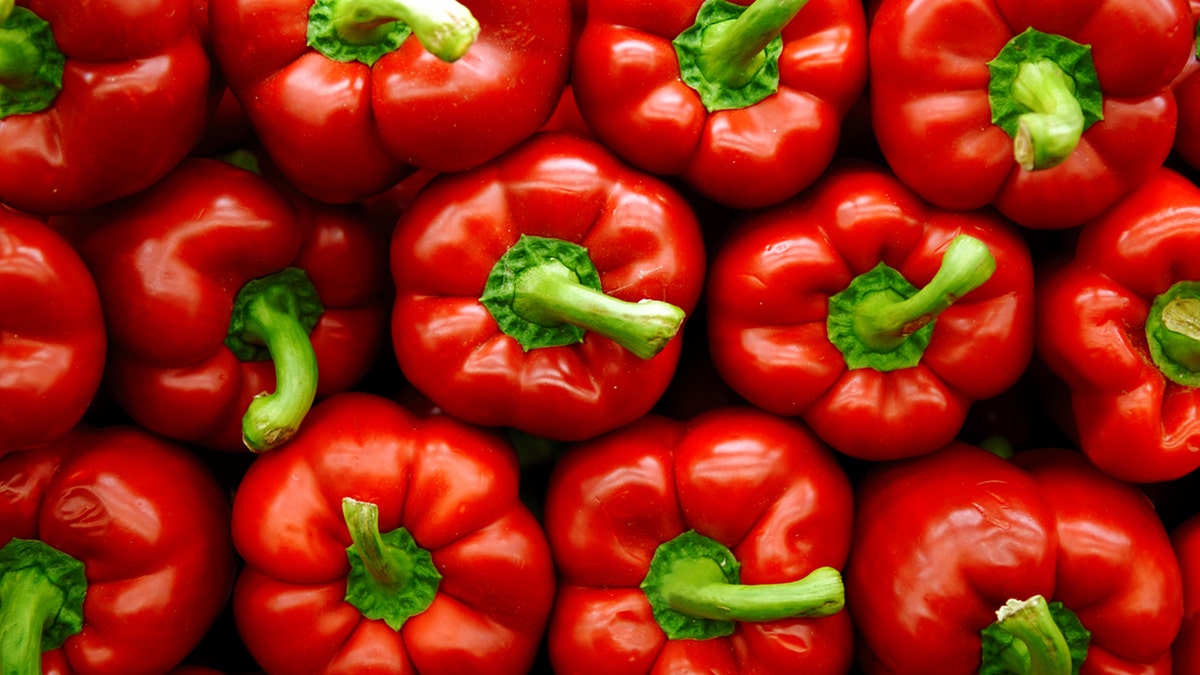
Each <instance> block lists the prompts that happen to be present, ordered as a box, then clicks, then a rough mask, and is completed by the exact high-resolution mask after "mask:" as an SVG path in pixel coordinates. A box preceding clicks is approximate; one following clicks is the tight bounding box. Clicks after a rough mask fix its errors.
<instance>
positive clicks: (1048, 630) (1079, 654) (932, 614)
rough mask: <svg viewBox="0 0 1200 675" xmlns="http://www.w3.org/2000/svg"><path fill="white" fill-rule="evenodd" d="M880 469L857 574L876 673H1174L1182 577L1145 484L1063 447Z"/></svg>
mask: <svg viewBox="0 0 1200 675" xmlns="http://www.w3.org/2000/svg"><path fill="white" fill-rule="evenodd" d="M881 466H882V468H881V469H880V470H878V471H876V472H874V473H873V474H871V475H868V476H867V477H866V478H865V479H864V480H863V481H862V482H861V483H859V484H858V487H857V488H856V496H857V502H856V513H855V524H854V543H853V545H852V548H851V554H850V560H849V562H848V563H847V566H846V573H845V581H846V601H847V608H848V609H849V610H850V612H851V614H852V616H853V617H854V620H855V626H856V628H857V629H858V634H859V636H860V647H861V649H860V650H859V656H860V663H861V665H862V666H863V668H864V669H865V671H866V672H867V673H895V674H900V673H914V674H915V673H929V672H932V671H935V670H936V672H939V673H946V674H947V675H952V674H954V673H961V674H963V675H966V674H968V673H977V672H982V673H1012V672H1015V673H1037V672H1043V673H1049V672H1058V673H1072V672H1073V673H1082V674H1083V675H1089V674H1092V673H1134V672H1137V673H1163V674H1166V673H1170V672H1172V671H1171V644H1172V641H1173V640H1174V638H1175V635H1176V634H1177V633H1178V632H1179V628H1180V622H1181V618H1182V614H1183V606H1182V590H1181V576H1180V568H1179V563H1178V561H1177V559H1176V557H1175V553H1174V551H1173V550H1172V548H1171V542H1170V539H1169V537H1168V535H1167V532H1166V530H1165V529H1164V527H1163V523H1162V521H1161V520H1160V519H1159V517H1158V515H1157V514H1156V513H1155V511H1154V508H1153V506H1152V505H1151V503H1150V501H1149V500H1148V499H1147V498H1146V496H1145V495H1144V494H1143V493H1142V492H1141V491H1139V490H1138V489H1137V488H1136V487H1135V486H1132V485H1130V484H1128V483H1125V482H1122V481H1118V480H1116V479H1114V478H1112V477H1111V476H1108V475H1107V474H1104V473H1103V472H1101V471H1099V470H1097V469H1095V468H1094V467H1093V466H1091V465H1090V464H1089V463H1088V462H1087V460H1086V459H1085V458H1084V457H1083V455H1082V454H1080V453H1078V452H1076V451H1071V450H1060V449H1038V450H1028V451H1024V452H1018V453H1016V455H1014V456H1013V458H1012V459H1011V460H1006V459H1002V458H1000V457H999V456H997V455H994V454H992V453H990V452H988V451H986V450H983V449H981V448H978V447H975V446H971V445H966V444H963V443H953V444H951V445H949V446H947V447H946V448H943V449H941V450H938V451H937V452H935V453H931V454H928V455H924V456H921V457H917V458H913V459H909V460H902V461H900V462H897V463H894V464H889V465H881ZM1014 643H1018V644H1016V645H1015V646H1013V645H1014ZM1023 648H1024V649H1023ZM1022 651H1024V655H1023V656H1022V655H1021V652H1022ZM1177 672H1183V671H1177Z"/></svg>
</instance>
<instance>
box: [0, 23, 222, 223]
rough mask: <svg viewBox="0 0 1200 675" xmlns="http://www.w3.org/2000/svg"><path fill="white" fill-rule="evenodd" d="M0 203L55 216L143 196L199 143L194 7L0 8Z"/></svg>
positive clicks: (203, 65) (201, 117)
mask: <svg viewBox="0 0 1200 675" xmlns="http://www.w3.org/2000/svg"><path fill="white" fill-rule="evenodd" d="M0 55H3V66H0V148H3V149H4V152H2V153H0V202H4V203H6V204H9V205H10V206H13V207H15V208H18V209H20V210H22V211H28V212H35V213H62V212H66V211H72V210H76V209H81V208H87V207H91V206H95V205H97V204H100V203H103V202H107V201H110V200H112V199H115V198H117V197H122V196H125V195H128V194H132V193H134V192H136V191H139V190H142V189H144V188H146V187H149V186H150V185H151V184H153V183H154V182H155V181H157V180H158V179H160V178H162V177H163V176H164V175H166V173H167V172H168V171H170V170H171V169H172V168H174V166H175V165H176V164H178V163H179V161H180V160H182V159H183V158H184V156H185V155H187V153H188V152H189V151H190V150H191V149H192V146H194V145H195V144H196V142H197V141H198V140H199V139H200V135H201V133H202V132H203V131H204V126H205V122H206V120H207V109H208V108H207V100H208V95H209V89H208V85H209V75H210V64H209V59H208V55H207V54H206V52H205V51H204V46H203V45H202V43H201V40H200V36H199V34H198V32H197V30H196V27H195V26H194V25H193V23H192V3H191V0H152V1H150V2H137V3H129V2H115V1H112V0H109V1H106V2H86V3H80V2H77V1H76V0H19V1H18V2H16V7H14V2H13V0H0Z"/></svg>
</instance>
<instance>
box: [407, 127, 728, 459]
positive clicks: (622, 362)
mask: <svg viewBox="0 0 1200 675" xmlns="http://www.w3.org/2000/svg"><path fill="white" fill-rule="evenodd" d="M391 265H392V278H393V280H394V281H395V286H396V301H395V307H394V310H393V313H392V340H393V343H394V346H395V351H396V357H397V360H398V362H399V365H400V368H401V370H402V372H403V374H404V376H405V378H406V379H408V380H409V381H410V382H411V383H412V384H413V386H415V387H416V388H417V389H418V390H420V391H421V392H422V393H423V394H425V396H427V397H428V398H429V399H430V400H431V401H433V402H434V404H436V405H437V406H438V407H440V408H442V409H443V410H445V411H446V412H447V413H449V414H451V415H454V416H456V417H458V418H460V419H464V420H466V421H469V422H472V423H475V424H481V425H487V426H508V427H513V428H516V429H519V430H521V431H524V432H527V433H529V434H533V435H535V436H542V437H545V438H548V439H553V440H581V439H583V438H589V437H591V436H595V435H598V434H600V433H602V432H604V431H608V430H610V429H613V428H616V427H618V426H621V425H623V424H627V423H629V422H632V421H633V420H635V419H637V418H638V417H640V416H641V415H643V414H645V413H646V412H647V411H649V410H650V408H651V407H653V405H654V403H655V402H656V401H657V400H658V398H659V397H660V396H661V395H662V393H663V391H664V390H665V389H666V387H667V385H668V384H669V383H670V380H671V376H672V375H673V374H674V371H675V367H676V364H677V362H678V359H679V348H680V340H681V339H682V338H681V335H680V334H679V331H680V330H681V327H682V324H683V322H684V319H685V317H686V313H687V312H689V311H691V309H692V308H693V307H694V306H695V303H696V301H697V298H698V296H699V295H700V291H701V288H702V286H703V277H704V269H705V259H704V245H703V241H702V237H701V234H700V229H699V225H698V222H697V219H696V215H695V213H694V212H693V211H692V210H691V206H690V205H689V203H688V202H687V201H686V200H685V199H684V198H683V197H682V195H680V194H679V193H678V192H676V191H674V190H673V189H672V188H671V187H670V186H668V185H667V184H666V183H664V182H662V181H660V180H659V179H657V178H655V177H653V176H650V175H647V174H644V173H643V172H641V171H638V170H636V169H633V168H631V167H629V166H628V165H626V164H624V163H622V162H621V161H620V160H618V159H617V158H616V157H615V156H613V155H612V154H611V153H610V152H608V151H607V150H606V149H605V148H604V147H603V146H601V145H599V144H598V143H595V142H592V141H589V140H587V139H584V138H581V137H578V136H575V135H572V134H567V133H565V132H558V133H545V134H541V135H539V136H537V137H535V138H533V139H531V140H530V141H529V142H527V143H524V144H522V145H521V146H520V147H518V148H516V149H514V150H513V151H511V152H509V153H506V154H505V155H504V156H502V157H500V158H498V159H497V160H495V161H493V162H489V163H488V164H485V165H483V166H481V167H478V168H476V169H474V170H471V171H468V172H463V173H457V174H440V175H438V176H437V177H436V178H434V179H433V180H432V181H430V182H429V183H428V184H427V185H426V186H425V187H424V188H423V189H422V190H421V192H419V193H418V194H417V196H416V198H415V199H414V200H413V201H412V203H411V204H410V205H409V208H408V209H407V210H406V211H405V212H404V214H403V216H402V217H401V218H400V220H399V222H398V223H397V226H396V230H395V233H394V235H393V238H392V247H391Z"/></svg>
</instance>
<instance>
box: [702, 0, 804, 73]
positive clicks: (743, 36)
mask: <svg viewBox="0 0 1200 675" xmlns="http://www.w3.org/2000/svg"><path fill="white" fill-rule="evenodd" d="M806 4H808V0H754V2H753V3H751V4H750V6H749V7H747V8H746V11H744V12H742V14H741V15H740V16H739V17H738V18H736V19H733V20H730V21H721V22H719V23H715V24H713V25H711V26H709V27H708V28H707V29H705V31H704V37H703V42H702V51H701V55H700V58H699V65H700V70H701V71H703V72H704V76H705V78H706V79H707V80H708V81H710V82H721V83H723V84H724V85H725V86H727V87H729V88H731V89H738V88H741V87H742V86H744V85H745V84H746V83H747V82H749V81H750V80H751V79H752V78H753V77H754V74H755V73H756V72H757V71H758V70H759V68H761V67H762V64H763V59H765V58H766V57H765V55H764V54H763V50H764V49H766V47H767V45H768V44H770V42H771V41H772V40H774V39H775V38H777V37H779V34H780V32H782V31H783V28H784V26H786V25H787V24H788V22H790V21H791V20H792V19H793V18H795V16H796V15H797V14H799V13H800V10H801V9H803V8H804V6H805V5H806Z"/></svg>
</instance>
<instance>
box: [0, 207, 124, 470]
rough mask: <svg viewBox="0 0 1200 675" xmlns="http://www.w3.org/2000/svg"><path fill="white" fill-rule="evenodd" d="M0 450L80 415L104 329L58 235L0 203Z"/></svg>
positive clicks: (32, 441)
mask: <svg viewBox="0 0 1200 675" xmlns="http://www.w3.org/2000/svg"><path fill="white" fill-rule="evenodd" d="M0 288H3V289H4V292H3V293H0V333H2V334H3V335H4V338H3V340H0V455H5V454H8V453H10V452H13V451H15V450H23V449H26V448H31V447H34V446H38V445H43V444H45V443H48V442H50V441H52V440H54V439H56V438H59V437H61V436H63V435H64V434H66V433H67V432H68V431H70V430H71V429H72V428H73V427H74V426H75V424H76V423H78V422H79V420H80V419H82V417H83V415H84V413H85V412H86V411H87V409H88V406H89V405H90V404H91V402H92V398H93V397H94V396H95V395H96V391H97V390H98V389H99V387H100V378H101V376H102V374H103V372H104V363H105V356H104V354H105V346H106V344H107V339H108V337H107V332H106V330H105V325H104V315H103V313H102V312H101V309H100V296H99V294H98V293H97V291H96V283H95V281H94V280H93V279H92V275H91V272H90V271H88V269H87V267H86V266H85V265H84V263H83V260H82V259H81V258H80V257H79V254H78V253H76V251H75V249H74V248H73V247H72V246H71V245H70V243H68V242H67V240H66V239H65V238H63V236H62V235H60V234H59V233H58V232H55V231H54V230H53V229H51V228H50V227H49V226H47V225H46V224H45V223H43V222H42V221H40V220H37V219H35V218H32V217H29V216H26V215H23V214H19V213H16V212H14V211H10V210H8V209H5V208H3V207H0Z"/></svg>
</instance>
